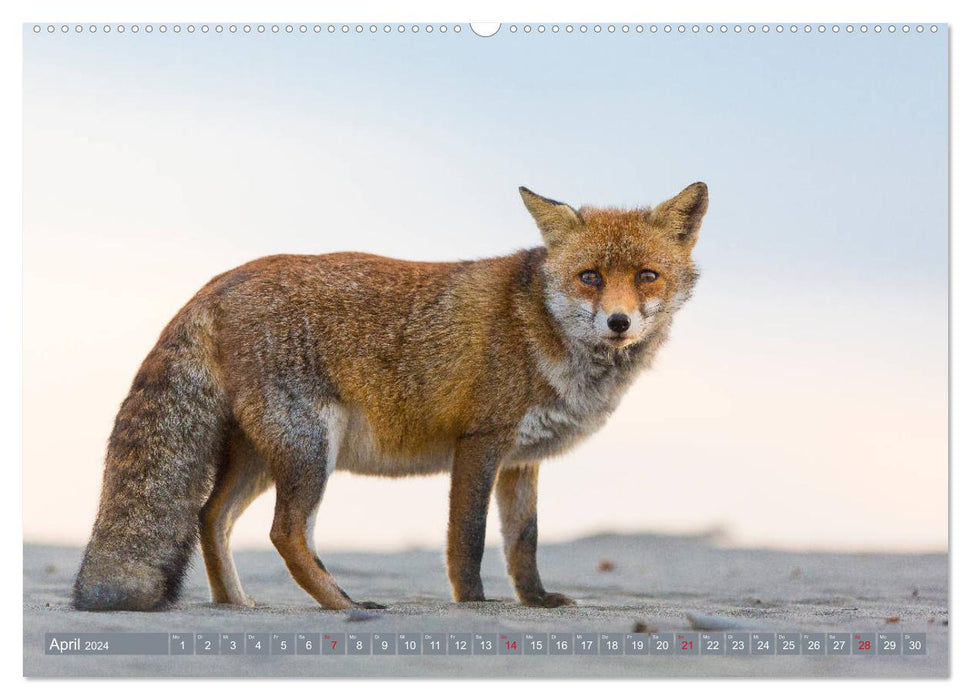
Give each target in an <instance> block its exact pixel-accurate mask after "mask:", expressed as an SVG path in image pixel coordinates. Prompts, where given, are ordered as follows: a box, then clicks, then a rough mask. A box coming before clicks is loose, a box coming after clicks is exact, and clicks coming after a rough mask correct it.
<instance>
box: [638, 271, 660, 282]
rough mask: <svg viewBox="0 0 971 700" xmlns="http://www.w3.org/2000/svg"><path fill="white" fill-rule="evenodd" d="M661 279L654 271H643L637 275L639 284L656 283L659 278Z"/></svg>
mask: <svg viewBox="0 0 971 700" xmlns="http://www.w3.org/2000/svg"><path fill="white" fill-rule="evenodd" d="M658 277H660V275H658V274H657V273H656V272H655V271H654V270H641V271H640V272H638V273H637V280H638V281H639V282H655V281H657V278H658Z"/></svg>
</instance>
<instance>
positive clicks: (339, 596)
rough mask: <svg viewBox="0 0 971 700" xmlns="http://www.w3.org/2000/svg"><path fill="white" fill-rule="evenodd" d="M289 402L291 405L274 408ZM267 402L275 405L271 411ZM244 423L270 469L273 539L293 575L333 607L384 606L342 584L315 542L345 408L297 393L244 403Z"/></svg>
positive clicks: (240, 411)
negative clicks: (355, 596) (323, 405)
mask: <svg viewBox="0 0 971 700" xmlns="http://www.w3.org/2000/svg"><path fill="white" fill-rule="evenodd" d="M280 406H284V407H285V408H286V410H274V409H278V408H279V407H280ZM265 407H269V410H267V409H266V408H265ZM237 415H238V418H239V421H240V425H241V427H242V428H243V430H244V432H245V433H246V434H247V436H248V437H249V438H250V439H251V440H252V441H253V443H254V444H255V446H256V449H257V451H258V452H259V453H260V454H261V456H262V457H263V459H264V460H266V463H267V465H268V466H269V468H270V473H271V474H272V478H273V481H274V483H275V484H276V506H275V510H274V514H273V526H272V527H271V529H270V540H271V541H272V542H273V545H274V546H275V547H276V549H277V551H278V552H279V553H280V556H282V557H283V561H284V562H285V563H286V565H287V569H289V571H290V575H291V576H293V579H294V580H295V581H296V582H297V583H298V584H299V585H300V587H301V588H303V589H304V590H305V591H307V593H309V594H310V595H311V596H312V597H313V598H314V599H315V600H316V601H317V602H318V603H320V605H321V606H322V607H324V608H327V609H329V610H341V609H345V608H381V607H384V606H381V605H378V604H377V603H372V602H363V603H358V602H356V601H354V600H352V599H351V598H350V597H349V596H348V595H347V593H345V592H344V590H343V589H342V588H341V587H340V586H338V585H337V582H336V581H335V580H334V577H333V576H331V574H330V572H328V571H327V569H326V567H324V565H323V563H322V562H321V561H320V558H319V557H318V556H317V553H316V552H315V551H314V547H313V525H314V520H315V518H316V516H317V509H318V508H319V507H320V501H321V499H322V498H323V494H324V488H325V487H326V485H327V479H328V477H329V476H330V473H331V472H332V471H333V467H334V465H335V464H336V450H337V448H338V445H339V444H340V432H341V424H342V415H343V414H342V411H341V409H340V408H339V407H338V406H336V405H332V406H330V407H328V409H326V410H324V411H323V412H320V411H316V410H314V409H313V407H312V406H311V405H310V403H309V402H304V401H301V400H299V399H298V398H296V397H293V396H292V395H287V396H279V397H259V398H257V399H255V400H252V401H250V402H241V404H240V406H238V410H237Z"/></svg>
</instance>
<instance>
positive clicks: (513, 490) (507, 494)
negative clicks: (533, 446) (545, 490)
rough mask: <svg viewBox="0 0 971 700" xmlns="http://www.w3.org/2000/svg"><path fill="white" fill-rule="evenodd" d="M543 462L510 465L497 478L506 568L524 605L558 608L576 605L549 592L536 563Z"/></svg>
mask: <svg viewBox="0 0 971 700" xmlns="http://www.w3.org/2000/svg"><path fill="white" fill-rule="evenodd" d="M538 481H539V465H538V464H524V465H521V466H514V467H506V468H504V469H503V470H502V471H500V472H499V478H498V479H497V480H496V502H497V503H498V504H499V518H500V520H501V521H502V540H503V545H504V549H505V552H506V568H507V570H508V572H509V577H510V578H511V579H512V582H513V586H515V588H516V596H517V597H518V598H519V601H520V602H521V603H522V604H523V605H528V606H530V607H536V608H558V607H560V606H563V605H576V601H574V600H573V599H572V598H568V597H566V596H565V595H563V594H562V593H547V591H546V589H544V588H543V583H542V581H540V578H539V569H538V568H537V566H536V539H537V528H536V487H537V484H538Z"/></svg>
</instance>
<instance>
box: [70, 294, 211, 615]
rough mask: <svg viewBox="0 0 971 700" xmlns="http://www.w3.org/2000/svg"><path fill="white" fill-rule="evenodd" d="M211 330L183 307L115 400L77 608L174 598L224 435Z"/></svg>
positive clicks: (144, 606) (138, 606) (144, 604)
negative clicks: (126, 390) (116, 408)
mask: <svg viewBox="0 0 971 700" xmlns="http://www.w3.org/2000/svg"><path fill="white" fill-rule="evenodd" d="M190 304H191V302H190ZM210 335H211V322H210V321H209V319H208V317H207V314H205V313H204V312H201V311H199V310H198V309H193V308H192V307H191V306H187V307H186V308H185V309H183V310H182V311H181V312H180V313H179V315H178V316H176V317H175V319H173V321H172V322H171V323H170V324H169V326H168V327H167V328H166V329H165V331H163V332H162V335H161V337H160V338H159V341H158V344H157V345H156V346H155V348H154V349H153V350H152V352H151V353H149V355H148V357H147V358H146V359H145V361H144V362H143V363H142V366H141V368H140V369H139V371H138V374H137V375H136V376H135V381H134V382H133V384H132V388H131V392H130V393H129V394H128V397H127V398H126V399H125V401H124V402H123V403H122V405H121V410H120V411H119V412H118V417H117V418H116V419H115V427H114V430H113V431H112V433H111V438H110V439H109V441H108V454H107V458H106V460H105V473H104V482H103V484H102V490H101V505H100V506H99V508H98V516H97V519H96V521H95V523H94V530H93V532H92V533H91V540H90V542H89V543H88V546H87V549H86V550H85V552H84V558H83V559H82V561H81V570H80V571H79V572H78V576H77V580H76V581H75V583H74V606H75V607H76V608H78V609H80V610H156V609H159V608H162V607H165V606H166V605H168V604H170V603H172V602H174V601H175V600H176V599H177V598H178V596H179V593H180V590H181V587H182V579H183V577H184V575H185V570H186V568H187V566H188V563H189V559H190V557H191V556H192V552H193V549H194V548H195V543H196V540H197V538H198V532H199V529H198V523H199V511H200V509H201V508H202V505H203V504H204V502H205V500H206V498H208V496H209V493H210V491H211V490H212V484H213V478H214V473H215V464H216V460H217V459H219V457H220V454H221V451H222V447H223V436H224V433H225V430H224V425H225V417H224V416H225V408H224V406H223V399H222V396H221V392H220V391H219V388H218V386H217V383H216V381H215V379H214V377H213V373H212V366H213V364H212V359H213V358H212V351H211V342H210Z"/></svg>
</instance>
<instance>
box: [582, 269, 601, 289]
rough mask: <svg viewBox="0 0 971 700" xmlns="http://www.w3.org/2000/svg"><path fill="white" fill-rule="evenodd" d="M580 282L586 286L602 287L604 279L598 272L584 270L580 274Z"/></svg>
mask: <svg viewBox="0 0 971 700" xmlns="http://www.w3.org/2000/svg"><path fill="white" fill-rule="evenodd" d="M580 281H581V282H583V283H584V284H589V285H593V286H600V283H601V282H602V281H603V279H602V278H601V277H600V273H599V272H597V271H596V270H584V271H583V272H581V273H580Z"/></svg>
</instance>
